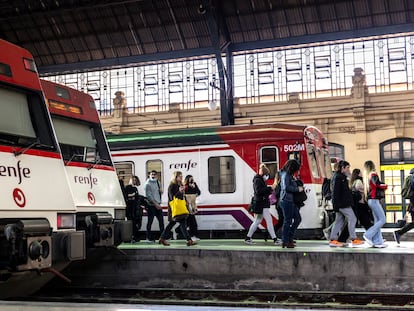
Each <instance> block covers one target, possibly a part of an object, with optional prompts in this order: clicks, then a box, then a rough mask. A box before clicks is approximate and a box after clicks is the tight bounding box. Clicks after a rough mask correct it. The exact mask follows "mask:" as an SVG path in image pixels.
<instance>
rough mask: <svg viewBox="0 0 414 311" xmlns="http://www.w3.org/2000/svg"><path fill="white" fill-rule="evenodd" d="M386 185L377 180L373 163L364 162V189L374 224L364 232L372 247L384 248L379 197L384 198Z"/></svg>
mask: <svg viewBox="0 0 414 311" xmlns="http://www.w3.org/2000/svg"><path fill="white" fill-rule="evenodd" d="M387 188H388V186H387V185H386V184H384V183H382V182H381V181H380V180H379V177H378V175H377V173H376V172H375V164H374V162H372V161H366V162H365V163H364V190H365V196H366V198H367V202H368V206H369V208H370V209H371V211H372V216H373V217H374V225H373V226H372V227H370V228H369V229H368V230H367V231H366V232H365V234H364V239H365V241H366V242H367V243H368V244H369V245H370V246H372V247H376V248H384V247H387V246H388V245H387V244H384V239H383V237H382V233H381V227H382V226H383V225H384V224H385V212H384V209H383V208H382V205H381V202H380V199H383V198H384V191H385V190H386V189H387Z"/></svg>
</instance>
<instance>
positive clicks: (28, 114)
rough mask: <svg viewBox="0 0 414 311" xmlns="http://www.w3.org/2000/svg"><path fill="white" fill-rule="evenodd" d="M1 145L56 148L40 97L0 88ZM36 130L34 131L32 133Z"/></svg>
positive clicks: (35, 94)
mask: <svg viewBox="0 0 414 311" xmlns="http://www.w3.org/2000/svg"><path fill="white" fill-rule="evenodd" d="M0 98H1V99H2V100H1V106H0V143H1V144H2V145H10V146H16V147H24V148H37V149H48V150H50V149H55V148H56V147H55V143H54V140H53V138H52V134H51V129H50V127H48V126H47V124H49V122H48V120H47V115H46V114H45V110H44V109H41V106H42V105H43V102H42V99H41V96H40V95H39V94H37V93H26V92H22V91H19V90H17V89H13V88H3V87H0ZM35 129H36V130H35Z"/></svg>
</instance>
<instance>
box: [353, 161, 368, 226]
mask: <svg viewBox="0 0 414 311" xmlns="http://www.w3.org/2000/svg"><path fill="white" fill-rule="evenodd" d="M349 184H350V185H351V191H352V197H353V201H354V204H353V207H354V212H355V216H356V217H357V220H358V221H359V223H360V224H361V226H362V227H364V228H365V230H368V229H369V228H370V227H372V225H373V224H374V220H373V219H372V214H371V210H370V208H369V207H368V204H367V201H366V198H365V194H364V183H363V179H362V171H361V170H360V169H359V168H354V169H353V170H352V174H351V179H350V180H349ZM358 198H360V199H359V200H358Z"/></svg>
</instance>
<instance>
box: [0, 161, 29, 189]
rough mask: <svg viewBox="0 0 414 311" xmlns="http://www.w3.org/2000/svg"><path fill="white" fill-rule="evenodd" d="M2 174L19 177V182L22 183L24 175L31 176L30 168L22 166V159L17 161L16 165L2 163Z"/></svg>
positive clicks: (0, 168)
mask: <svg viewBox="0 0 414 311" xmlns="http://www.w3.org/2000/svg"><path fill="white" fill-rule="evenodd" d="M0 176H1V177H17V178H18V179H19V184H21V183H22V177H24V178H30V168H28V167H21V166H20V161H18V162H17V165H16V167H14V166H5V165H0Z"/></svg>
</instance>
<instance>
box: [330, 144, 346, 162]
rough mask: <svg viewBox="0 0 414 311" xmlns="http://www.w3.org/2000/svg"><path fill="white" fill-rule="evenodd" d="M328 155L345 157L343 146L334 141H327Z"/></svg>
mask: <svg viewBox="0 0 414 311" xmlns="http://www.w3.org/2000/svg"><path fill="white" fill-rule="evenodd" d="M329 156H330V157H331V158H339V159H345V148H344V146H343V145H339V144H335V143H329Z"/></svg>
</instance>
